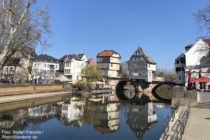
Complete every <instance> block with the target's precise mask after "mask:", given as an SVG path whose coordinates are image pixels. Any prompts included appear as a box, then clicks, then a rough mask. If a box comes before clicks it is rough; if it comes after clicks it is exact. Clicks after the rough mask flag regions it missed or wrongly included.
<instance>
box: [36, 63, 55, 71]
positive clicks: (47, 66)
mask: <svg viewBox="0 0 210 140" xmlns="http://www.w3.org/2000/svg"><path fill="white" fill-rule="evenodd" d="M51 65H53V66H54V70H55V71H58V70H59V64H58V63H53V62H41V61H40V62H39V61H37V62H36V61H35V62H33V66H32V69H37V70H38V71H41V70H46V71H48V70H50V66H51Z"/></svg>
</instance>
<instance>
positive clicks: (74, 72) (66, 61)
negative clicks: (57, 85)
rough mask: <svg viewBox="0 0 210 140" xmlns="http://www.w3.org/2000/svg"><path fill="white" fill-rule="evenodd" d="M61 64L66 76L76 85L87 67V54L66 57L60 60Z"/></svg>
mask: <svg viewBox="0 0 210 140" xmlns="http://www.w3.org/2000/svg"><path fill="white" fill-rule="evenodd" d="M60 64H61V66H62V67H63V68H61V69H62V71H63V72H64V75H65V76H66V77H68V78H69V80H70V81H72V82H73V83H75V82H76V81H78V80H81V79H82V73H81V71H82V69H83V68H84V67H85V66H86V65H87V58H86V56H85V54H70V55H65V56H63V57H62V58H61V59H60Z"/></svg>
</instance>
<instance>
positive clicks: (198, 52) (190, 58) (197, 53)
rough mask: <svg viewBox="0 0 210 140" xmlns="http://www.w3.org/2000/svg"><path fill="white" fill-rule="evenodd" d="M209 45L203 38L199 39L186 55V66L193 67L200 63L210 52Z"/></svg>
mask: <svg viewBox="0 0 210 140" xmlns="http://www.w3.org/2000/svg"><path fill="white" fill-rule="evenodd" d="M208 49H209V46H208V44H207V43H206V42H204V41H203V40H201V39H200V40H198V41H197V42H196V43H195V44H194V45H193V46H192V48H191V49H190V50H189V51H188V52H186V53H185V56H186V67H187V68H189V67H193V66H196V65H200V62H201V58H202V57H205V56H207V54H208V52H209V50H208Z"/></svg>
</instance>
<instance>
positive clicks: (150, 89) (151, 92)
mask: <svg viewBox="0 0 210 140" xmlns="http://www.w3.org/2000/svg"><path fill="white" fill-rule="evenodd" d="M162 85H167V86H169V87H173V86H175V85H177V84H176V83H175V82H174V81H165V80H161V81H160V80H159V81H158V80H153V81H152V82H146V81H144V80H129V79H121V80H119V82H118V84H117V85H116V91H117V95H118V96H119V97H120V98H123V99H134V98H135V97H136V96H137V97H139V98H145V100H152V101H169V99H166V98H163V97H161V96H159V95H158V94H157V89H158V88H159V87H160V86H162Z"/></svg>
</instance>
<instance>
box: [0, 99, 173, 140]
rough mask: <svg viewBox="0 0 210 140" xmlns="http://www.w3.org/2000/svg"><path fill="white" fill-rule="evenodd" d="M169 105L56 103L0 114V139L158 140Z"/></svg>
mask: <svg viewBox="0 0 210 140" xmlns="http://www.w3.org/2000/svg"><path fill="white" fill-rule="evenodd" d="M170 117H171V108H170V105H166V104H160V103H159V104H155V103H151V102H149V103H146V104H144V105H138V104H135V103H132V104H131V103H108V104H100V103H93V102H87V101H71V102H70V103H65V102H56V103H50V104H45V105H39V106H34V107H30V108H24V109H18V110H13V111H4V112H0V130H1V135H0V136H1V137H0V138H2V139H11V138H14V139H15V138H16V139H18V138H22V139H38V140H141V139H143V140H158V139H159V138H160V136H161V134H162V132H163V130H164V127H165V125H166V123H167V121H168V120H169V119H170Z"/></svg>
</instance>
